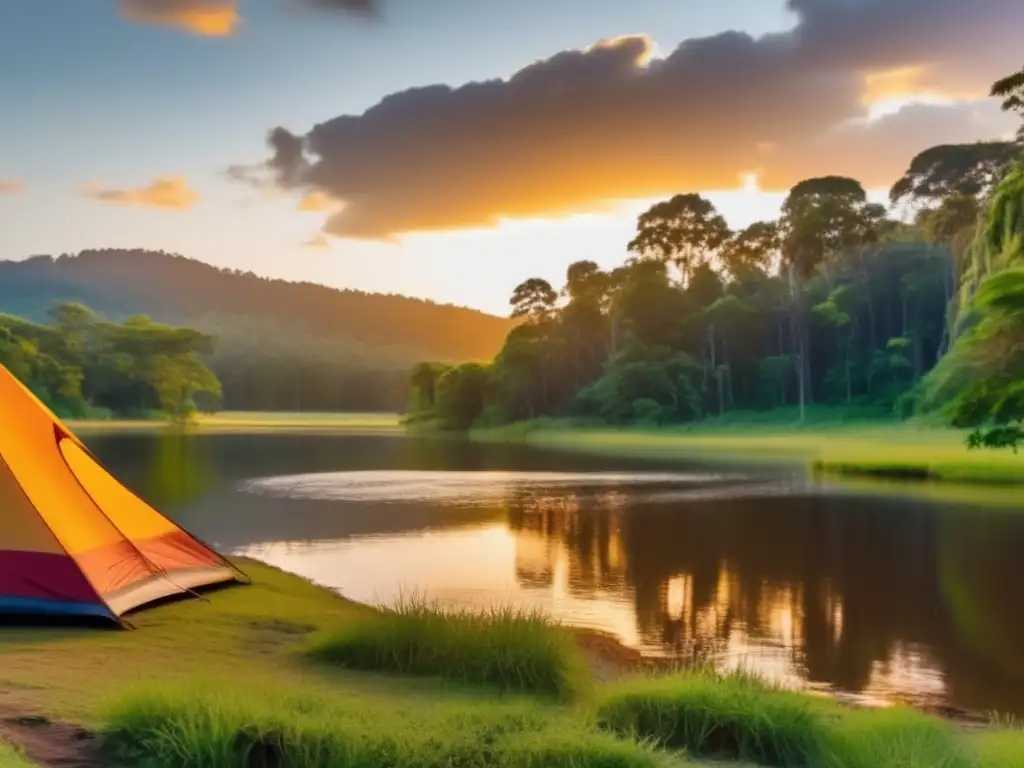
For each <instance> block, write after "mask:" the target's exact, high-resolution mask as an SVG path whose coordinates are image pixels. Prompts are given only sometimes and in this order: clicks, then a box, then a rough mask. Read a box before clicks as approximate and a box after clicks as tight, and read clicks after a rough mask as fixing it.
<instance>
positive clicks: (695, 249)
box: [627, 194, 732, 279]
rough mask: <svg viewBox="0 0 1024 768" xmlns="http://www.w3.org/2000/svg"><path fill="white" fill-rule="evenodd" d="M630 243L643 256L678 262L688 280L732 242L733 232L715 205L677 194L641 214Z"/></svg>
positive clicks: (631, 247) (697, 197)
mask: <svg viewBox="0 0 1024 768" xmlns="http://www.w3.org/2000/svg"><path fill="white" fill-rule="evenodd" d="M636 229H637V233H636V237H634V238H633V240H631V241H630V243H629V245H628V246H627V247H628V249H629V250H630V251H632V252H633V253H636V254H638V255H640V256H647V257H651V258H654V259H656V260H658V261H660V262H663V263H666V264H675V265H676V267H678V268H679V271H680V272H681V273H682V274H683V277H684V279H688V278H689V277H690V276H691V275H692V274H693V273H694V270H696V268H697V267H698V266H700V265H701V264H703V263H706V261H707V260H708V259H709V258H711V256H712V255H713V254H715V253H717V251H718V250H719V249H720V248H722V246H724V245H725V244H726V242H728V240H729V238H730V236H731V234H732V233H731V232H730V231H729V227H728V225H727V224H726V223H725V219H724V218H723V217H722V216H721V214H719V213H718V211H716V210H715V206H714V205H713V204H712V203H711V202H710V201H708V200H706V199H705V198H703V197H701V196H700V195H697V194H686V195H676V196H675V197H673V198H671V199H670V200H665V201H664V202H660V203H655V204H654V205H652V206H651V207H650V208H649V209H648V210H647V211H645V212H644V213H642V214H640V218H639V219H638V220H637V227H636Z"/></svg>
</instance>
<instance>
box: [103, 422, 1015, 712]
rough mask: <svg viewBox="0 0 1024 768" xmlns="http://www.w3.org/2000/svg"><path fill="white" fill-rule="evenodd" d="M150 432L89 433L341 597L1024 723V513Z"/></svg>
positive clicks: (198, 509)
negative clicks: (405, 596) (574, 629)
mask: <svg viewBox="0 0 1024 768" xmlns="http://www.w3.org/2000/svg"><path fill="white" fill-rule="evenodd" d="M160 439H161V438H157V437H154V436H130V437H118V438H106V439H102V438H96V439H92V440H90V442H91V443H92V444H93V447H94V450H96V451H97V453H98V454H99V455H100V456H101V458H102V459H103V460H104V461H106V462H107V463H108V464H109V465H110V466H111V467H112V468H113V469H114V470H115V472H117V474H118V475H119V476H120V477H122V478H123V479H125V480H126V481H127V482H129V484H132V485H134V486H135V487H136V488H137V489H138V490H139V491H140V492H141V493H143V494H144V495H146V496H148V497H149V498H151V499H153V500H154V501H155V502H156V503H158V504H162V505H163V506H164V507H165V508H166V509H168V511H170V512H171V514H173V515H174V516H175V517H177V518H178V519H179V520H181V521H182V522H183V524H185V525H186V526H187V527H190V528H191V529H193V530H195V532H196V533H198V534H199V535H201V536H203V537H204V538H206V539H208V540H211V541H212V542H214V543H215V544H216V545H218V546H220V547H222V548H224V549H228V550H232V551H236V552H244V553H246V554H250V555H253V556H256V557H261V558H263V559H266V560H268V561H271V562H273V563H275V564H277V565H280V566H282V567H285V568H288V569H290V570H293V571H295V572H298V573H301V574H303V575H305V576H308V577H311V578H314V579H316V580H318V581H320V582H322V583H324V584H326V585H328V586H331V587H335V588H337V589H339V590H341V591H342V592H344V593H345V594H347V595H349V596H350V597H353V598H354V599H358V600H367V601H373V600H375V599H376V600H383V601H390V600H391V599H393V598H394V596H396V595H397V594H398V593H399V592H400V591H402V590H408V589H419V590H423V591H426V592H427V593H429V594H431V595H433V596H436V597H438V598H439V599H442V600H446V601H451V602H458V603H467V602H468V603H488V602H495V601H501V602H508V601H513V602H518V603H521V604H526V605H531V606H540V607H542V608H544V609H546V610H549V611H551V612H552V613H554V614H555V615H558V616H560V617H562V618H565V619H566V620H568V621H570V622H573V623H576V624H580V625H585V626H594V627H599V628H602V629H607V630H609V631H612V632H615V633H616V634H618V635H619V636H620V637H621V638H622V639H623V640H624V641H625V642H627V643H631V644H633V645H635V646H637V647H640V648H642V649H644V650H645V652H647V653H652V654H663V655H673V656H680V657H683V658H686V659H690V660H711V661H714V662H715V663H717V664H720V665H722V666H730V665H732V666H735V665H745V666H748V667H753V668H755V669H757V670H759V671H761V672H762V673H765V674H768V675H771V676H774V677H776V678H779V679H783V680H789V681H792V682H801V683H804V684H807V685H809V686H811V687H816V688H835V689H840V690H843V691H849V692H855V693H858V694H861V695H865V696H874V697H879V698H901V699H905V700H912V701H928V702H934V701H941V702H951V703H953V704H955V705H958V706H962V707H966V708H970V709H1000V710H1003V711H1008V712H1016V713H1018V714H1024V617H1022V614H1021V612H1020V611H1019V610H1018V609H1017V605H1018V598H1017V592H1018V589H1019V587H1020V585H1021V584H1022V583H1024V561H1022V560H1021V558H1020V556H1019V553H1020V552H1021V550H1022V546H1024V517H1022V516H1019V515H1014V514H1012V513H1009V514H1008V513H998V512H997V513H990V512H987V511H986V510H983V509H978V508H971V507H952V506H945V507H944V506H940V505H938V504H937V503H935V502H913V503H912V502H906V501H896V500H892V499H885V498H878V497H866V496H856V495H837V494H835V493H832V492H831V491H830V489H828V488H822V487H819V486H815V485H813V484H811V483H809V482H808V481H807V480H806V479H804V478H803V476H802V475H800V474H792V473H790V474H783V475H765V474H764V473H763V472H758V471H749V470H743V471H736V470H729V471H728V472H722V471H719V470H715V469H713V468H710V469H709V468H707V467H700V466H691V467H684V468H675V467H668V468H666V467H664V466H661V467H659V466H652V465H645V464H643V463H639V462H610V461H608V460H607V459H598V458H593V457H579V456H561V455H557V454H546V453H538V452H534V451H530V450H527V449H523V448H507V447H504V448H501V447H481V446H467V445H465V444H461V443H429V442H425V441H411V440H404V439H401V438H392V437H380V438H376V437H365V436H364V437H358V438H356V437H337V436H334V437H328V436H282V435H273V436H270V435H266V436H264V435H260V436H251V435H249V436H244V437H241V438H237V437H232V436H216V437H212V436H211V437H203V438H184V439H181V438H179V440H181V441H180V442H176V443H167V444H161V443H160ZM165 439H166V438H165ZM438 473H440V474H438Z"/></svg>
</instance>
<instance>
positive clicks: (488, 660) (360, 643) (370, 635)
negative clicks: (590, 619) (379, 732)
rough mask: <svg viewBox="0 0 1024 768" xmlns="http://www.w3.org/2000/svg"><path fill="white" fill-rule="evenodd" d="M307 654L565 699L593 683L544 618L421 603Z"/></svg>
mask: <svg viewBox="0 0 1024 768" xmlns="http://www.w3.org/2000/svg"><path fill="white" fill-rule="evenodd" d="M306 653H307V655H309V656H310V657H312V658H315V659H318V660H320V661H325V662H329V663H332V664H337V665H340V666H344V667H349V668H354V669H364V670H376V671H387V672H396V673H400V674H408V675H436V676H439V677H443V678H447V679H450V680H458V681H460V682H465V683H480V684H486V685H493V686H496V687H498V688H501V689H503V690H514V691H528V692H535V693H542V694H548V695H554V696H559V697H562V698H569V697H571V696H573V695H575V694H577V693H579V692H580V691H581V689H582V688H584V687H585V686H586V683H587V680H588V670H587V666H586V662H585V660H584V659H583V656H582V654H581V652H580V650H579V647H578V646H577V644H576V642H575V641H574V639H573V637H572V636H571V635H570V634H569V633H568V632H567V631H566V630H565V629H563V628H562V627H560V626H558V625H557V624H555V623H554V622H552V621H551V620H550V619H548V618H546V617H545V616H543V615H542V614H540V613H536V612H533V613H531V612H523V611H520V610H517V609H514V608H507V607H506V608H495V609H492V610H488V611H482V612H478V611H472V610H469V609H446V608H443V607H441V606H439V605H437V604H435V603H429V602H427V601H424V600H422V599H418V598H415V597H414V598H403V599H401V600H400V601H399V603H398V605H396V606H395V607H394V608H391V609H382V610H381V611H380V612H379V613H377V614H371V615H367V616H365V617H363V618H360V619H357V620H354V621H351V622H349V623H347V624H345V625H344V626H342V627H340V628H338V629H336V630H328V631H326V632H324V633H322V634H320V635H318V636H316V637H314V638H313V639H312V641H311V642H310V644H309V645H308V646H307V648H306Z"/></svg>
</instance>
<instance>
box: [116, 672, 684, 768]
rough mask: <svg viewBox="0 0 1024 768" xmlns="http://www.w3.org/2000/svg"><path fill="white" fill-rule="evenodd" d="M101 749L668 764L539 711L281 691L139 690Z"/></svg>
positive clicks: (296, 767)
mask: <svg viewBox="0 0 1024 768" xmlns="http://www.w3.org/2000/svg"><path fill="white" fill-rule="evenodd" d="M105 722H106V725H105V727H104V730H103V732H102V738H103V744H104V746H105V748H106V749H107V750H108V751H109V753H110V754H111V756H112V757H114V758H116V759H118V760H121V761H124V763H125V764H127V765H150V766H160V768H238V767H239V766H245V767H246V768H269V767H270V766H275V767H280V768H337V766H346V768H442V766H453V767H454V766H458V767H459V768H478V767H479V768H483V767H484V766H490V767H493V768H556V767H561V766H574V767H575V768H658V766H663V765H665V764H666V763H665V760H666V759H667V758H666V757H665V756H661V755H658V754H656V753H654V752H653V751H651V750H649V749H646V748H644V747H643V746H640V745H638V744H631V743H629V742H624V741H620V740H617V739H613V738H611V737H608V736H606V735H603V734H600V733H595V732H591V731H588V730H587V729H586V728H585V727H584V726H583V725H581V724H579V723H577V722H576V721H574V720H572V719H570V718H568V717H566V716H564V715H562V714H559V713H557V712H553V711H552V710H549V709H547V708H544V707H541V706H539V705H536V706H530V705H528V704H526V703H522V702H519V703H515V704H497V703H491V704H488V705H486V706H482V707H481V706H476V707H472V708H470V707H469V706H468V705H466V704H464V703H459V704H454V705H453V704H451V703H444V702H442V703H439V704H438V705H437V706H435V707H432V708H430V709H425V708H419V709H410V710H407V711H399V710H396V709H394V708H391V707H387V706H385V705H383V704H381V703H372V704H371V703H368V702H365V701H361V700H353V701H351V702H348V703H345V702H342V701H340V700H335V699H324V698H318V697H310V696H308V695H304V694H301V693H297V692H290V691H285V690H280V691H267V690H265V689H264V690H255V689H253V690H240V689H234V690H232V689H231V688H225V687H220V688H217V689H213V688H212V687H209V686H206V687H199V688H197V687H183V688H167V687H163V688H161V689H156V688H143V689H138V690H136V691H134V692H130V693H128V694H126V695H123V696H122V697H120V698H119V699H117V700H115V701H114V702H113V704H112V706H111V707H110V708H109V710H108V712H107V716H106V720H105Z"/></svg>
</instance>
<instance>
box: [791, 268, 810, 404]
mask: <svg viewBox="0 0 1024 768" xmlns="http://www.w3.org/2000/svg"><path fill="white" fill-rule="evenodd" d="M788 275H789V295H790V300H791V303H790V315H789V325H790V333H791V334H792V337H793V350H794V351H795V353H796V378H797V400H798V402H799V405H800V423H801V424H803V423H804V421H805V420H806V416H807V414H806V408H807V399H806V388H807V383H806V368H805V366H804V349H803V346H804V344H803V334H802V333H801V332H800V295H799V291H798V286H797V281H796V276H795V275H794V274H793V266H792V265H788Z"/></svg>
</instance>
